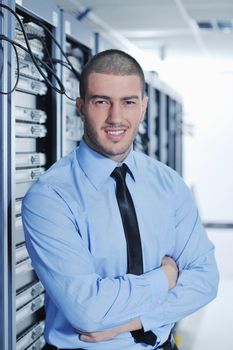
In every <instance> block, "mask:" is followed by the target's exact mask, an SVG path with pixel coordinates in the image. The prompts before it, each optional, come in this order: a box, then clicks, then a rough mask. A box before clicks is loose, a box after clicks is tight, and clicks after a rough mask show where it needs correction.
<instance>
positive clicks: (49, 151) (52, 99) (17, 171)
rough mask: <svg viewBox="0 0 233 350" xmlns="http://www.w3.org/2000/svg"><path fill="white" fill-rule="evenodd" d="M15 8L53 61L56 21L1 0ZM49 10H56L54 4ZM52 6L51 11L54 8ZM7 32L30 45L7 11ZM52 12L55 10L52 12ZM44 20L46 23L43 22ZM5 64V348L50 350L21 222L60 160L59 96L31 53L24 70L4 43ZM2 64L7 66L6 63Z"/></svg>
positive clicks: (36, 45) (37, 48)
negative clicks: (24, 208)
mask: <svg viewBox="0 0 233 350" xmlns="http://www.w3.org/2000/svg"><path fill="white" fill-rule="evenodd" d="M0 4H3V5H7V6H9V7H10V8H11V9H12V10H13V11H16V13H17V15H18V16H20V19H21V20H22V21H23V27H24V29H25V31H26V33H27V35H28V37H30V47H31V49H32V51H33V53H34V55H35V56H36V57H38V58H40V59H44V58H45V57H44V56H45V47H44V45H45V46H46V48H47V51H48V52H49V53H50V55H51V57H56V50H55V48H54V45H53V41H52V40H51V37H50V35H49V34H48V32H46V30H45V28H47V29H49V30H50V31H51V32H52V33H53V34H54V35H55V36H56V35H57V33H56V32H57V30H56V26H54V25H52V24H51V23H53V21H52V20H51V19H49V21H46V20H45V18H46V16H45V14H42V16H41V17H40V16H39V15H38V14H37V15H35V14H34V13H33V12H31V11H29V10H28V9H26V8H25V7H21V6H19V5H15V3H14V2H13V1H1V2H0ZM47 5H48V7H49V6H50V7H51V8H53V11H54V12H55V11H56V7H55V6H54V5H53V4H51V3H49V2H48V4H47ZM48 7H47V8H48ZM2 12H3V15H2V17H1V22H0V23H1V29H2V33H3V34H4V35H5V36H6V37H7V38H9V39H11V40H14V41H15V42H17V43H18V44H20V45H22V46H23V47H25V39H24V36H23V31H22V28H21V27H20V25H19V23H18V21H17V20H16V19H15V18H14V16H13V15H12V14H10V13H9V12H7V10H6V9H2ZM50 13H52V12H50ZM42 18H43V19H42ZM1 45H2V46H1V50H2V52H3V55H1V60H2V61H4V66H2V67H3V69H2V73H1V74H2V76H1V84H0V86H1V91H3V90H5V91H10V90H11V89H12V87H13V86H14V84H15V79H16V76H17V75H19V81H18V85H17V89H16V91H14V93H12V94H8V95H3V94H0V108H1V115H2V118H1V136H2V138H1V159H0V160H1V165H2V166H1V190H2V193H3V196H2V197H1V208H2V209H3V210H2V211H1V219H2V220H1V225H2V226H1V243H2V244H1V247H2V248H1V249H2V251H1V253H2V254H1V263H2V264H1V277H2V280H1V283H2V288H1V293H2V295H1V297H2V298H1V303H2V308H1V314H0V317H1V324H2V325H3V327H1V328H2V330H1V332H2V334H1V340H0V342H1V348H2V349H4V350H24V349H27V348H33V349H35V350H37V349H38V350H39V349H42V347H43V346H44V338H43V330H44V322H43V319H44V311H43V305H44V288H43V286H42V284H41V283H40V281H39V280H38V278H37V276H36V273H35V271H34V269H33V267H32V264H31V260H30V258H29V255H28V252H27V249H26V247H25V239H24V234H23V228H22V220H21V202H22V198H23V196H24V195H25V193H26V191H27V190H28V189H29V188H30V186H31V184H32V183H33V182H34V181H36V180H37V179H38V177H39V176H40V175H41V174H42V173H43V172H44V171H45V170H46V169H47V168H48V167H49V166H50V165H51V164H52V163H53V162H54V161H55V160H56V159H57V158H58V157H59V154H60V147H59V144H60V138H59V137H58V135H57V131H58V130H59V120H60V118H59V103H60V102H59V100H60V99H59V97H58V94H57V93H55V92H54V90H53V89H52V88H51V87H49V86H47V84H45V82H44V79H43V78H42V77H41V75H40V74H39V73H38V72H37V70H36V69H35V66H34V65H33V62H32V59H31V57H30V55H29V54H28V53H27V52H26V51H24V50H23V48H17V53H18V58H19V66H18V65H17V64H16V62H17V61H16V59H15V55H14V51H13V50H12V47H9V45H6V44H5V43H4V44H3V43H1ZM1 63H2V62H1ZM41 69H42V70H43V72H44V74H45V76H48V77H49V78H50V79H51V81H52V83H53V84H54V85H55V79H54V78H53V76H52V75H51V73H50V72H49V70H48V71H47V70H46V69H45V68H44V67H42V66H41Z"/></svg>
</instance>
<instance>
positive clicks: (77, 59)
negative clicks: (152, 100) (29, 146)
mask: <svg viewBox="0 0 233 350" xmlns="http://www.w3.org/2000/svg"><path fill="white" fill-rule="evenodd" d="M61 23H62V25H61V41H62V45H63V49H64V51H65V52H66V54H67V56H68V58H69V60H70V61H71V62H72V64H73V66H74V68H75V69H76V71H77V73H78V74H80V73H81V71H82V69H83V66H84V65H85V64H86V63H87V61H88V60H89V59H90V57H91V54H92V51H91V49H90V46H91V44H92V40H91V39H93V34H92V32H91V31H90V30H89V29H88V28H87V27H85V26H82V25H81V24H80V22H79V21H78V20H77V19H75V17H73V16H71V15H69V14H67V13H64V12H63V11H61ZM63 28H65V31H64V30H63ZM77 33H78V40H77ZM88 44H89V45H88ZM78 74H77V75H75V74H74V73H73V72H71V71H70V70H68V69H66V68H65V67H64V66H62V77H63V81H64V85H65V88H66V92H67V93H66V96H62V115H63V118H62V155H63V156H64V155H66V154H67V153H69V152H71V151H72V150H73V149H74V148H76V147H77V146H78V145H79V142H80V140H81V138H82V135H83V123H82V120H81V118H80V115H79V113H78V111H77V108H76V98H77V97H78V96H79V77H78Z"/></svg>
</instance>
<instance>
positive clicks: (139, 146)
mask: <svg viewBox="0 0 233 350" xmlns="http://www.w3.org/2000/svg"><path fill="white" fill-rule="evenodd" d="M145 95H146V96H148V95H149V84H148V83H146V84H145ZM150 117H151V116H150V110H149V108H147V110H146V113H145V117H144V119H143V121H142V122H141V123H140V124H139V129H138V133H137V136H136V138H135V141H134V149H135V150H136V151H140V152H143V153H145V154H149V141H150V138H149V121H150Z"/></svg>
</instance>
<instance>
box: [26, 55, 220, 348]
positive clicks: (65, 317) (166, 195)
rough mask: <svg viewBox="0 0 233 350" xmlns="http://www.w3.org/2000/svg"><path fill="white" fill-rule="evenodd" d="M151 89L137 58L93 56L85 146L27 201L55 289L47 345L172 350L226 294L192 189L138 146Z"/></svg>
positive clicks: (44, 276)
mask: <svg viewBox="0 0 233 350" xmlns="http://www.w3.org/2000/svg"><path fill="white" fill-rule="evenodd" d="M144 83H145V82H144V75H143V72H142V69H141V67H140V66H139V64H138V63H137V62H136V61H135V60H134V59H133V58H132V57H131V56H129V55H127V54H126V53H124V52H122V51H119V50H108V51H104V52H102V53H99V54H97V55H96V56H94V57H93V58H92V59H91V60H90V61H89V63H88V64H87V65H86V66H85V68H84V70H83V72H82V76H81V81H80V98H78V99H77V108H78V110H79V112H80V115H81V118H82V120H83V123H84V137H83V140H82V141H81V144H80V146H79V147H78V148H77V149H76V150H74V151H73V152H72V153H71V154H69V155H68V156H66V157H64V158H63V159H61V160H59V161H58V162H57V163H55V164H54V165H53V166H52V167H51V168H50V169H49V170H48V171H47V172H46V174H44V175H43V176H42V177H41V178H40V179H39V181H38V182H37V183H36V184H34V185H33V186H32V187H31V189H30V191H29V192H28V193H27V195H26V197H25V198H24V201H23V223H24V231H25V237H26V243H27V248H28V251H29V253H30V256H31V259H32V261H33V265H34V267H35V270H36V272H37V274H38V276H39V278H40V280H41V281H42V283H43V285H44V287H45V289H46V328H45V338H46V341H47V343H48V344H47V347H46V349H93V350H120V349H121V350H123V349H127V350H137V349H138V350H140V349H141V350H142V349H145V348H146V349H155V348H160V349H164V350H165V349H172V348H173V345H172V344H171V340H170V332H171V329H172V327H173V326H174V323H175V322H177V321H178V320H180V319H182V318H183V317H185V316H187V315H189V314H191V313H192V312H194V311H196V310H197V309H198V308H200V307H202V306H203V305H205V304H207V303H208V302H209V301H211V300H212V299H213V298H214V297H215V296H216V292H217V285H218V272H217V268H216V264H215V259H214V248H213V245H212V244H211V243H210V241H209V240H208V238H207V235H206V233H205V231H204V229H203V227H202V225H201V222H200V219H199V216H198V212H197V209H196V207H195V205H194V203H193V199H192V197H191V195H190V191H189V190H188V188H187V186H186V185H185V184H184V182H183V181H182V179H181V178H180V177H179V175H178V174H176V172H175V171H173V170H172V169H170V168H168V167H167V166H165V165H164V164H162V163H160V162H158V161H156V160H154V159H151V158H149V157H147V156H145V155H143V154H141V153H137V152H134V151H133V149H132V144H133V141H134V138H135V136H136V134H137V131H138V127H139V124H140V122H142V120H143V118H144V114H145V111H146V107H147V97H146V96H145V95H144ZM174 349H175V347H174Z"/></svg>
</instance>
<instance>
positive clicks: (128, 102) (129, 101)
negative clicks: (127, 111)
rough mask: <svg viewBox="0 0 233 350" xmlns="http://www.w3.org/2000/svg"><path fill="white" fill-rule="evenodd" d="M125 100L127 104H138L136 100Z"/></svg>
mask: <svg viewBox="0 0 233 350" xmlns="http://www.w3.org/2000/svg"><path fill="white" fill-rule="evenodd" d="M124 102H125V105H126V106H132V105H135V104H136V101H134V100H125V101H124Z"/></svg>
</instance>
